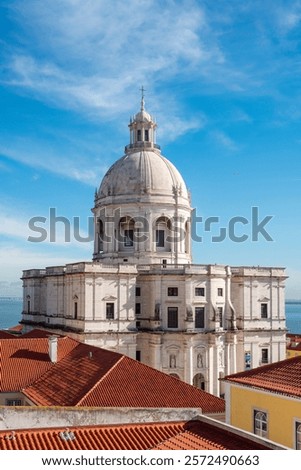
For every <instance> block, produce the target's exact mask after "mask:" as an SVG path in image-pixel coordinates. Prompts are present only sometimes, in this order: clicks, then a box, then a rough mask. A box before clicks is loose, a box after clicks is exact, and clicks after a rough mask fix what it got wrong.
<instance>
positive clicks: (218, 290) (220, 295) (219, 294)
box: [217, 287, 223, 297]
mask: <svg viewBox="0 0 301 470" xmlns="http://www.w3.org/2000/svg"><path fill="white" fill-rule="evenodd" d="M217 295H218V296H219V297H222V296H223V289H222V288H221V287H218V289H217Z"/></svg>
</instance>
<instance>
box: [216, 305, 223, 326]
mask: <svg viewBox="0 0 301 470" xmlns="http://www.w3.org/2000/svg"><path fill="white" fill-rule="evenodd" d="M217 321H218V322H219V326H220V327H222V326H223V307H217Z"/></svg>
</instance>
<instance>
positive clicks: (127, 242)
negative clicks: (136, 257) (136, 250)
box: [124, 229, 134, 246]
mask: <svg viewBox="0 0 301 470" xmlns="http://www.w3.org/2000/svg"><path fill="white" fill-rule="evenodd" d="M133 245H134V230H132V229H126V230H125V231H124V246H133Z"/></svg>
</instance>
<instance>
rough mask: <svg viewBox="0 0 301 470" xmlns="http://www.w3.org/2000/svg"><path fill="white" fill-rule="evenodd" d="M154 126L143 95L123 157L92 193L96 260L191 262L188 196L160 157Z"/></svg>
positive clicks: (174, 171) (178, 177) (175, 173)
mask: <svg viewBox="0 0 301 470" xmlns="http://www.w3.org/2000/svg"><path fill="white" fill-rule="evenodd" d="M156 127H157V125H156V123H155V121H154V119H153V118H152V116H151V115H150V114H149V113H148V112H147V111H146V110H145V105H144V97H143V95H142V99H141V106H140V111H139V112H138V113H137V114H136V115H135V116H134V117H132V118H131V120H130V123H129V129H130V143H129V144H128V145H127V146H126V147H125V154H124V156H123V157H121V158H120V159H119V160H117V161H116V162H115V163H114V164H113V165H112V166H111V168H110V169H109V170H108V171H107V173H106V174H105V176H104V178H103V180H102V182H101V184H100V187H99V190H98V192H97V193H96V195H95V206H94V209H93V213H94V227H95V241H94V254H93V260H94V261H100V262H102V263H110V264H118V263H134V264H154V263H156V264H157V263H161V264H163V265H165V264H188V263H190V262H191V241H190V237H191V205H190V197H189V194H188V191H187V188H186V184H185V182H184V180H183V178H182V176H181V174H180V173H179V171H178V170H177V169H176V168H175V166H174V165H173V164H172V163H171V162H170V161H169V160H167V159H166V158H165V157H164V156H163V155H161V151H160V146H159V145H157V143H156Z"/></svg>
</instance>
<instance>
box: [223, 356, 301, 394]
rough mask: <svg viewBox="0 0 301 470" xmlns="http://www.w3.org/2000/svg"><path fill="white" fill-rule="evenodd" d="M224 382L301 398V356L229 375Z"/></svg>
mask: <svg viewBox="0 0 301 470" xmlns="http://www.w3.org/2000/svg"><path fill="white" fill-rule="evenodd" d="M223 380H225V381H228V382H234V383H239V384H241V385H246V386H249V387H256V388H261V389H264V390H269V391H272V392H276V393H281V394H285V395H289V396H295V397H301V356H297V357H294V358H292V359H285V360H284V361H280V362H275V363H273V364H267V365H265V366H262V367H257V368H256V369H252V370H248V371H245V372H239V373H238V374H233V375H228V376H227V377H225V378H224V379H223Z"/></svg>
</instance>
